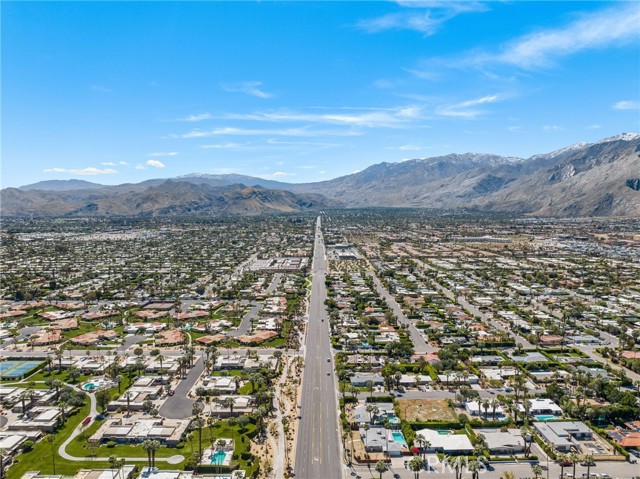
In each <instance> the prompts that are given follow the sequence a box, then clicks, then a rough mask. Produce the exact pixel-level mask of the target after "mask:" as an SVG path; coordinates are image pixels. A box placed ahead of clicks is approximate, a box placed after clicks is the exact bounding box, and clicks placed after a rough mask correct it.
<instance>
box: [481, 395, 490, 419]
mask: <svg viewBox="0 0 640 479" xmlns="http://www.w3.org/2000/svg"><path fill="white" fill-rule="evenodd" d="M490 407H491V403H490V402H489V400H488V399H485V400H484V401H482V409H484V420H485V421H486V420H487V412H488V411H489V408H490Z"/></svg>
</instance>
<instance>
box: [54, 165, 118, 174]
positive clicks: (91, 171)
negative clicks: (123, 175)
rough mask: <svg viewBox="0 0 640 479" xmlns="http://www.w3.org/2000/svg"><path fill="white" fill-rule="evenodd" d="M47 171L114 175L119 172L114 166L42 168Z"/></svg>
mask: <svg viewBox="0 0 640 479" xmlns="http://www.w3.org/2000/svg"><path fill="white" fill-rule="evenodd" d="M42 171H43V172H45V173H66V174H69V175H113V174H115V173H117V171H116V170H114V169H113V168H104V169H100V168H94V167H89V168H78V169H76V168H45V169H44V170H42Z"/></svg>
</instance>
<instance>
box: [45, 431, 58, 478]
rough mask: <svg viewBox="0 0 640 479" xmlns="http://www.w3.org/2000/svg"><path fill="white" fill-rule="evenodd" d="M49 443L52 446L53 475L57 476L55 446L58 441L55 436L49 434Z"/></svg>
mask: <svg viewBox="0 0 640 479" xmlns="http://www.w3.org/2000/svg"><path fill="white" fill-rule="evenodd" d="M46 439H47V442H48V443H49V444H51V462H52V464H53V475H54V476H55V475H56V449H55V446H54V442H55V441H56V435H55V434H47V437H46Z"/></svg>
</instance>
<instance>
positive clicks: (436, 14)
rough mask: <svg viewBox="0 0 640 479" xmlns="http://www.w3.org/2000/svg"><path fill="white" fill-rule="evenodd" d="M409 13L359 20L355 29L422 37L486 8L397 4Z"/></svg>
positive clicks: (471, 4)
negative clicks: (454, 19)
mask: <svg viewBox="0 0 640 479" xmlns="http://www.w3.org/2000/svg"><path fill="white" fill-rule="evenodd" d="M398 4H399V5H400V6H402V7H409V8H410V9H411V10H409V11H400V12H396V13H390V14H387V15H383V16H380V17H376V18H369V19H365V20H361V21H359V22H358V23H357V25H356V26H357V27H358V28H359V29H361V30H364V31H366V32H369V33H377V32H383V31H386V30H414V31H417V32H420V33H422V34H424V35H427V36H428V35H433V34H434V33H436V31H438V29H439V28H440V27H441V26H442V24H444V23H445V22H447V21H448V20H451V19H452V18H454V17H456V16H457V15H460V14H461V13H469V12H483V11H486V10H488V6H487V5H486V4H485V3H481V2H412V1H404V2H398Z"/></svg>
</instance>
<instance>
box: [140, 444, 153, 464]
mask: <svg viewBox="0 0 640 479" xmlns="http://www.w3.org/2000/svg"><path fill="white" fill-rule="evenodd" d="M152 442H153V441H151V440H149V439H147V440H146V441H144V442H143V443H142V449H143V450H144V451H145V452H146V453H147V461H148V464H149V469H151V467H152V466H151V464H152V462H151V448H152V447H153V446H152V445H151V443H152Z"/></svg>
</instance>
